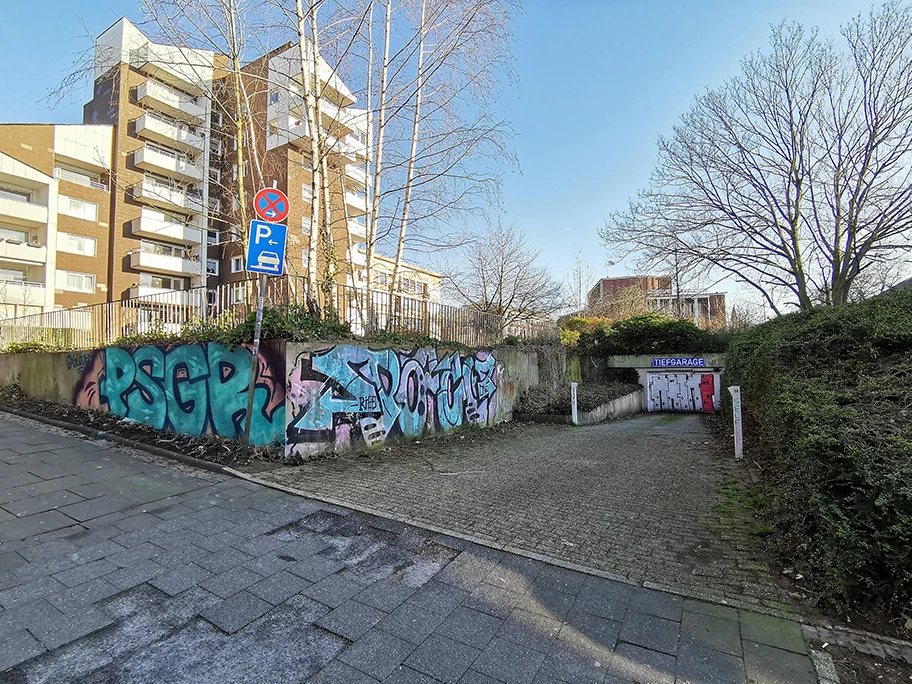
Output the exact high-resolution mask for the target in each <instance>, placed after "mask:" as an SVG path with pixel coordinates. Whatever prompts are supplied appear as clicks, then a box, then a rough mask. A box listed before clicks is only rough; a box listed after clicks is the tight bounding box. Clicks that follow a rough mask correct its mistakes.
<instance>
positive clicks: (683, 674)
mask: <svg viewBox="0 0 912 684" xmlns="http://www.w3.org/2000/svg"><path fill="white" fill-rule="evenodd" d="M162 681H167V682H188V683H189V682H193V683H195V684H196V683H203V682H213V683H214V682H218V683H225V682H251V681H256V682H264V683H267V682H283V683H284V682H315V683H323V684H326V683H330V682H340V683H345V684H352V683H357V682H380V681H383V682H400V683H402V682H461V683H472V682H502V683H511V684H512V683H518V682H523V683H531V682H535V683H536V684H542V683H545V682H601V683H603V684H608V683H615V684H616V683H617V682H640V683H645V684H654V683H661V682H675V683H677V684H685V683H692V684H708V683H710V682H713V683H716V682H721V683H727V682H733V683H734V682H739V683H744V682H747V681H751V682H760V683H762V684H779V683H782V684H785V683H788V684H802V683H803V682H808V683H811V682H815V681H816V678H815V675H814V670H813V665H812V662H811V659H810V657H809V654H808V651H807V649H806V645H805V641H804V639H803V636H802V633H801V630H800V627H799V625H798V624H797V623H794V622H790V621H786V620H780V619H778V618H774V617H770V616H767V615H760V614H756V613H752V612H749V611H743V610H735V609H734V608H731V607H726V606H720V605H715V604H711V603H706V602H702V601H695V600H684V599H682V598H680V597H677V596H674V595H671V594H665V593H661V592H657V591H651V590H648V589H645V588H642V587H636V586H633V585H630V584H625V583H620V582H615V581H612V580H608V579H603V578H599V577H595V576H592V575H588V574H583V573H578V572H574V571H572V570H567V569H564V568H561V567H557V566H554V565H549V564H546V563H543V562H540V561H536V560H532V559H529V558H525V557H521V556H516V555H512V554H509V553H505V552H503V551H498V550H494V549H491V548H488V547H485V546H479V545H476V544H472V543H469V542H465V541H463V540H460V539H456V538H453V537H448V536H446V535H442V534H438V533H434V532H431V531H428V530H425V529H421V528H418V527H413V526H410V525H405V524H402V523H399V522H396V521H394V520H390V519H387V518H381V517H375V516H371V515H367V514H364V513H358V512H352V511H350V510H348V509H343V508H336V507H333V506H330V505H325V504H321V503H319V502H317V501H313V500H308V499H305V498H300V497H296V496H292V495H289V494H285V493H282V492H279V491H275V490H271V489H267V488H265V487H262V486H259V485H256V484H252V483H249V482H244V481H242V480H237V479H232V478H227V477H224V476H221V475H216V474H212V473H208V472H202V471H195V470H191V469H188V468H186V467H183V466H179V465H177V464H174V463H171V462H168V461H164V460H161V459H157V458H154V457H149V456H148V455H144V454H140V453H139V452H135V451H131V450H127V449H123V448H120V447H111V446H107V445H104V444H103V443H100V442H94V441H86V440H83V439H79V438H77V437H74V436H71V435H69V434H67V433H64V432H62V431H59V430H55V429H53V428H47V427H44V426H41V425H40V424H37V423H34V422H32V421H28V420H24V419H19V418H14V417H9V416H7V415H6V414H2V413H0V682H3V683H10V684H12V683H16V684H19V683H37V682H55V683H56V682H80V683H82V684H101V683H102V682H131V683H132V682H162Z"/></svg>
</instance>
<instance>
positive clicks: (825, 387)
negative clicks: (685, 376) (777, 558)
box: [723, 291, 912, 611]
mask: <svg viewBox="0 0 912 684" xmlns="http://www.w3.org/2000/svg"><path fill="white" fill-rule="evenodd" d="M723 381H724V383H725V384H726V385H740V386H741V388H742V395H743V402H744V404H743V405H744V419H745V440H746V445H747V447H746V448H747V449H748V454H749V456H750V457H751V458H754V459H756V460H758V461H759V462H760V463H761V464H762V465H763V468H764V473H765V474H766V475H767V477H769V478H770V479H771V482H772V484H773V492H774V497H773V500H774V506H773V508H772V511H773V515H774V516H775V517H776V520H775V523H776V527H777V530H778V532H779V533H780V536H779V541H780V543H781V544H782V548H783V550H785V551H786V552H787V553H789V554H790V555H791V556H792V558H793V562H794V563H795V565H796V568H798V567H801V568H805V570H804V573H805V575H808V576H809V577H810V578H811V579H812V580H813V581H814V586H815V587H816V589H817V591H818V592H819V593H818V597H819V598H820V599H823V600H825V601H829V602H832V603H838V604H840V605H842V606H845V605H855V606H859V605H860V604H871V603H874V604H876V605H877V606H879V607H880V608H885V609H887V610H891V611H895V610H896V609H897V607H898V606H900V605H902V603H903V602H907V601H908V600H909V599H910V597H912V291H903V292H893V293H888V294H885V295H881V296H879V297H875V298H873V299H869V300H867V301H864V302H861V303H858V304H850V305H846V306H842V307H830V308H820V309H816V310H814V311H811V312H808V313H803V314H793V315H789V316H783V317H780V318H778V319H775V320H773V321H770V322H768V323H765V324H763V325H760V326H757V327H755V328H752V329H751V330H749V331H747V332H745V333H744V334H742V335H740V336H738V337H737V338H735V340H734V341H733V342H732V344H731V346H730V348H729V351H728V355H727V359H726V369H725V375H724V378H723ZM723 394H724V395H727V394H728V393H727V392H724V393H723ZM726 398H727V396H726Z"/></svg>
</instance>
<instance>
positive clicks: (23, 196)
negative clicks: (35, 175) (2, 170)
mask: <svg viewBox="0 0 912 684" xmlns="http://www.w3.org/2000/svg"><path fill="white" fill-rule="evenodd" d="M0 199H8V200H13V201H14V202H31V201H32V193H30V192H29V191H28V190H20V189H18V188H11V187H9V186H3V185H0Z"/></svg>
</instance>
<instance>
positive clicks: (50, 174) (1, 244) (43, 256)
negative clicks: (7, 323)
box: [0, 124, 113, 318]
mask: <svg viewBox="0 0 912 684" xmlns="http://www.w3.org/2000/svg"><path fill="white" fill-rule="evenodd" d="M112 136H113V128H112V127H111V126H104V125H101V126H80V125H74V126H58V125H51V124H3V125H0V318H6V317H13V316H22V315H27V314H30V313H39V312H41V311H46V310H50V309H52V308H55V307H57V308H60V307H71V306H79V305H82V304H94V303H97V302H103V301H105V300H106V299H107V297H108V289H109V288H108V284H109V280H108V271H107V269H106V268H105V267H104V263H103V262H104V256H105V255H106V254H107V253H108V251H109V236H110V225H109V221H110V209H111V192H110V169H111V140H112Z"/></svg>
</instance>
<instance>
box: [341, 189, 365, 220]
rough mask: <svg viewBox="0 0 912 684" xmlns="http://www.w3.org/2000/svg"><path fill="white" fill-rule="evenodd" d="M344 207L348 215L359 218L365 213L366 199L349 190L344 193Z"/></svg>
mask: <svg viewBox="0 0 912 684" xmlns="http://www.w3.org/2000/svg"><path fill="white" fill-rule="evenodd" d="M345 206H346V207H347V208H348V213H349V214H351V215H354V216H361V215H363V214H366V213H367V197H366V196H365V195H362V194H360V193H357V192H352V191H351V190H346V191H345Z"/></svg>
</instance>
